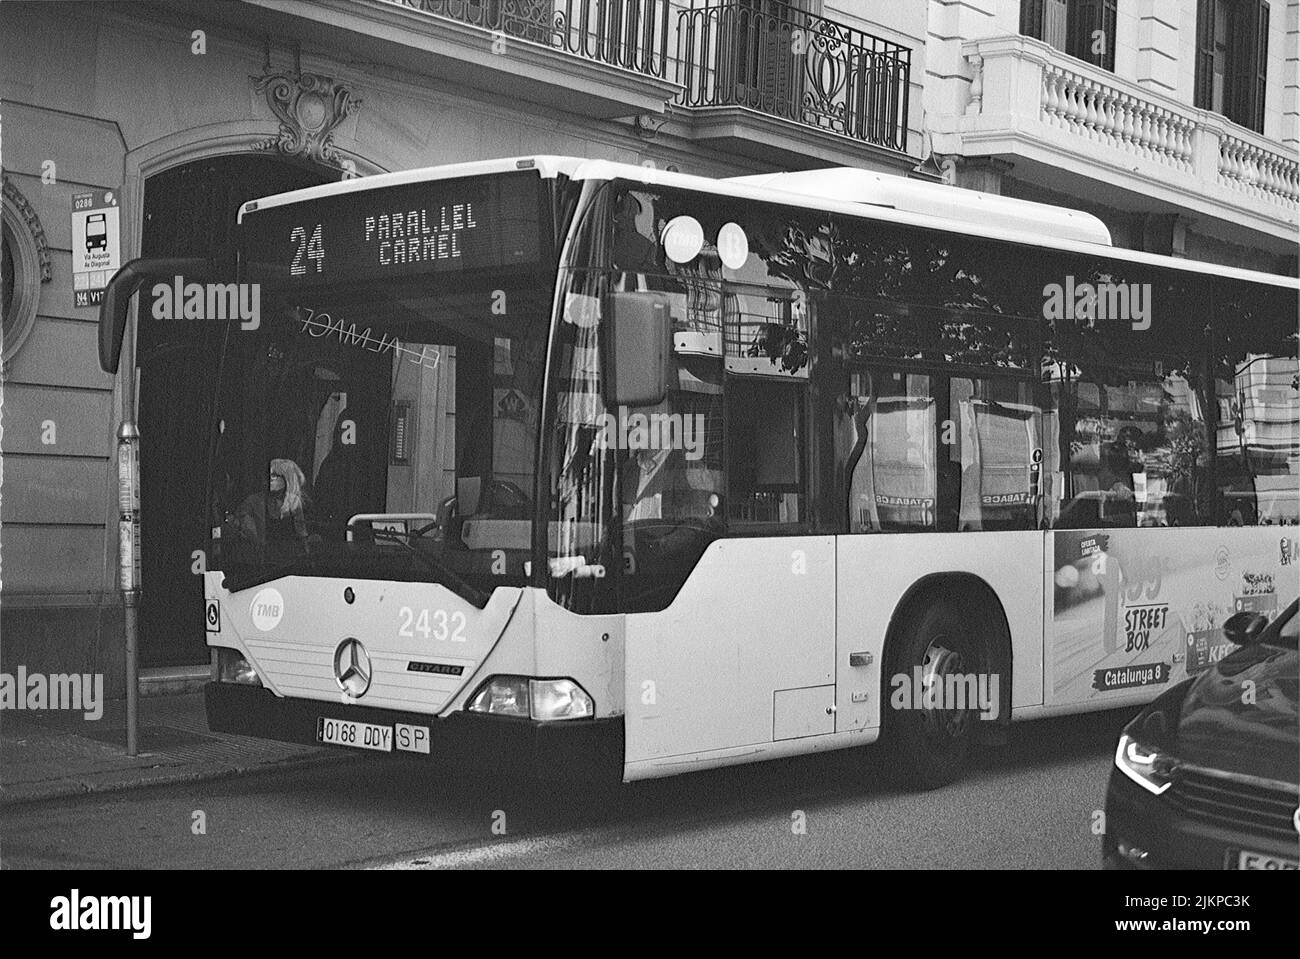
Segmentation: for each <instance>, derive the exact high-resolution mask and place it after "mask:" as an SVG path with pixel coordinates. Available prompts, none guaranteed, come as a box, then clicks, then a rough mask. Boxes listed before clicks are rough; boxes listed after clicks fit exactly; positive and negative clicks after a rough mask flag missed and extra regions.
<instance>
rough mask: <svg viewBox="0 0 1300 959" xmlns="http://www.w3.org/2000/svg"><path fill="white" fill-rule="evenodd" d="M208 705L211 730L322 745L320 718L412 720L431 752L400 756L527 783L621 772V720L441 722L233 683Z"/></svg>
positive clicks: (607, 777)
mask: <svg viewBox="0 0 1300 959" xmlns="http://www.w3.org/2000/svg"><path fill="white" fill-rule="evenodd" d="M204 702H205V705H206V707H207V714H208V728H209V729H211V730H212V731H213V732H221V733H237V734H239V735H243V736H257V737H260V738H263V739H278V740H281V741H283V742H290V743H302V744H304V745H312V746H317V745H321V744H320V743H318V742H317V741H316V727H317V721H318V719H319V718H320V717H322V716H324V717H326V718H328V719H348V720H354V721H357V722H363V723H375V724H378V725H385V726H391V725H393V724H394V723H408V724H410V725H413V726H426V727H428V729H429V746H430V748H429V755H428V756H425V755H424V754H423V753H405V752H401V751H399V752H398V754H399V755H407V756H415V757H418V758H421V759H431V760H434V761H436V762H439V763H443V764H447V765H449V766H453V767H461V768H465V769H471V770H476V771H491V772H497V773H505V774H507V775H510V776H518V777H521V778H526V777H535V778H539V779H555V780H564V781H569V782H573V781H578V782H618V781H619V780H621V779H622V775H623V720H622V718H621V717H614V718H610V719H572V720H564V721H562V722H553V723H539V722H533V721H530V720H524V719H510V718H506V717H501V716H483V715H477V714H474V713H466V712H457V713H453V714H452V715H450V716H448V717H446V718H440V717H437V716H429V715H426V714H423V713H408V712H400V711H397V710H391V709H374V708H372V707H368V706H354V705H347V704H344V703H326V702H318V701H316V700H308V699H284V698H281V697H279V696H276V695H275V694H274V693H272V692H271V691H270V690H269V689H265V688H263V687H258V686H243V685H238V684H234V683H208V684H207V686H206V687H205V688H204ZM322 748H332V749H343V750H347V749H348V747H345V746H332V747H326V746H322ZM348 751H351V752H357V753H362V752H363V751H362V750H348ZM371 755H377V754H375V753H371Z"/></svg>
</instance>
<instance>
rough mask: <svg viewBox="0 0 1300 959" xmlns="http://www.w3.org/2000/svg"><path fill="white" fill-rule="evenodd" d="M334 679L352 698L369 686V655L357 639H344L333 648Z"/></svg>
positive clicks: (355, 697)
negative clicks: (337, 646) (336, 647)
mask: <svg viewBox="0 0 1300 959" xmlns="http://www.w3.org/2000/svg"><path fill="white" fill-rule="evenodd" d="M334 681H335V682H336V683H338V684H339V689H341V690H343V691H344V692H345V693H347V694H348V695H349V696H351V697H352V698H353V699H358V698H360V697H361V696H364V695H365V693H366V690H367V689H369V688H370V657H369V656H367V655H366V647H364V646H362V645H361V640H359V639H345V640H343V642H341V643H339V648H338V649H336V650H334Z"/></svg>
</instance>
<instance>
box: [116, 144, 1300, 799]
mask: <svg viewBox="0 0 1300 959" xmlns="http://www.w3.org/2000/svg"><path fill="white" fill-rule="evenodd" d="M239 236H240V240H239V242H240V256H239V260H240V262H239V279H240V280H241V281H242V282H256V283H260V284H261V286H260V303H261V314H262V315H261V322H260V324H259V325H257V327H256V328H255V329H244V328H241V325H240V324H239V323H237V322H232V323H229V324H228V325H227V329H228V333H227V335H226V339H225V344H226V345H225V350H224V356H223V360H222V372H221V376H220V385H219V395H218V396H216V397H215V400H214V402H215V404H216V409H217V411H218V412H217V421H216V423H215V424H214V430H213V436H212V457H211V462H210V463H209V464H208V475H209V484H208V485H209V491H210V493H209V502H210V503H211V504H212V513H211V522H210V527H211V542H210V544H209V547H210V548H209V555H210V557H211V568H210V569H209V571H208V572H207V573H206V574H205V595H206V602H207V611H206V613H207V620H208V622H207V628H208V634H207V635H208V643H209V645H210V646H211V648H212V652H213V663H214V677H213V679H214V681H213V682H212V683H211V684H209V686H208V687H207V705H208V717H209V722H210V724H211V726H212V728H213V729H217V730H226V731H234V732H242V733H247V734H251V735H257V736H265V737H273V738H281V739H287V740H294V741H301V742H308V743H322V742H323V743H329V744H334V745H338V746H342V747H359V748H371V749H376V750H384V751H411V752H418V753H421V754H424V753H427V754H429V756H430V757H431V758H432V759H433V760H434V761H449V760H450V759H451V758H453V757H459V758H460V759H462V760H466V761H480V762H483V763H486V764H487V765H489V766H491V767H493V768H496V769H513V770H518V771H519V772H521V773H530V774H531V773H544V774H549V775H554V776H558V777H583V778H585V777H587V776H589V775H597V776H600V775H607V776H611V777H613V778H621V779H623V780H625V781H626V780H636V779H642V778H648V777H656V776H667V775H672V774H675V773H679V772H684V771H689V770H695V769H705V768H709V767H717V766H724V765H728V764H736V763H745V762H751V761H757V760H765V759H772V758H776V757H782V756H790V755H795V754H801V753H810V752H816V751H820V750H831V749H841V748H847V747H854V746H865V745H867V744H870V743H873V742H875V741H876V740H877V739H882V738H883V740H884V741H885V743H886V744H888V745H889V746H890V747H891V748H893V749H894V750H895V751H896V760H897V762H898V764H899V766H900V768H901V769H903V770H904V771H905V772H906V773H907V774H908V775H909V776H910V777H911V779H912V780H913V781H914V782H916V783H917V784H919V785H921V786H924V787H931V786H936V785H939V784H942V783H945V782H948V781H950V780H952V779H953V778H955V777H957V776H958V775H959V774H960V773H961V771H962V769H963V766H964V764H965V763H966V762H967V760H968V756H969V754H970V751H971V747H972V745H973V744H976V743H978V742H981V741H993V740H996V739H997V738H998V736H999V734H1003V733H1005V726H1006V724H1007V723H1008V722H1011V721H1014V720H1021V719H1031V718H1035V717H1040V716H1047V715H1057V714H1065V713H1074V712H1081V711H1086V710H1095V709H1109V708H1115V707H1134V708H1136V707H1137V706H1138V705H1139V704H1141V703H1144V702H1146V701H1148V700H1150V699H1152V698H1154V697H1155V696H1156V695H1158V694H1159V693H1160V692H1162V691H1163V690H1166V689H1168V688H1170V687H1171V686H1172V685H1174V684H1176V683H1178V682H1180V681H1181V680H1183V679H1184V678H1185V677H1187V676H1189V675H1193V674H1195V673H1196V672H1199V671H1200V670H1202V669H1204V668H1206V667H1207V666H1208V664H1209V663H1211V662H1213V661H1215V660H1217V659H1218V658H1219V657H1221V656H1222V655H1224V653H1225V652H1227V651H1228V648H1229V647H1228V645H1227V643H1226V641H1225V639H1224V637H1223V633H1222V631H1221V630H1220V629H1219V627H1220V626H1221V624H1222V622H1223V620H1224V619H1225V618H1226V617H1227V616H1228V615H1230V614H1231V612H1233V611H1234V610H1237V609H1242V608H1250V609H1261V610H1268V609H1272V608H1282V607H1283V606H1284V605H1285V604H1287V603H1289V602H1290V601H1291V600H1292V599H1293V598H1295V596H1296V592H1297V585H1298V582H1300V580H1298V578H1297V575H1296V574H1297V569H1298V568H1300V567H1297V563H1300V548H1298V546H1297V538H1298V534H1300V527H1298V526H1297V520H1298V519H1300V393H1298V392H1297V329H1296V306H1297V290H1298V289H1300V284H1298V283H1297V281H1296V280H1295V279H1291V278H1285V277H1281V276H1275V275H1270V274H1262V273H1253V272H1247V271H1243V270H1238V269H1231V268H1226V267H1220V266H1215V265H1210V264H1204V263H1198V262H1192V261H1188V260H1182V259H1172V258H1167V257H1161V256H1156V255H1151V254H1146V253H1140V252H1133V251H1129V250H1124V249H1118V248H1115V247H1112V246H1111V245H1110V237H1109V235H1108V233H1107V231H1106V229H1105V227H1104V226H1103V225H1102V224H1101V223H1100V221H1098V220H1096V219H1095V218H1094V217H1092V216H1090V215H1087V214H1082V213H1078V212H1074V211H1069V210H1064V209H1059V208H1055V207H1048V206H1043V205H1039V204H1032V203H1026V202H1022V201H1015V200H1011V199H1007V198H1002V197H996V196H989V195H983V194H978V193H972V192H969V191H963V190H957V189H955V188H952V187H946V186H939V185H932V184H924V183H918V182H915V181H910V180H905V179H900V178H893V177H888V176H877V175H873V174H869V173H865V172H863V171H855V170H831V171H818V172H810V173H798V174H779V175H770V176H758V177H742V178H738V179H730V180H714V179H707V178H701V177H693V176H686V175H681V174H675V173H668V172H660V171H656V170H651V169H646V168H642V167H636V166H630V165H620V164H614V163H608V162H602V161H591V160H581V159H570V158H560V157H543V156H538V157H532V158H526V159H508V160H499V161H492V162H482V163H472V164H461V165H455V166H446V167H438V168H433V169H426V170H417V171H412V172H402V173H394V174H387V175H382V176H375V177H369V178H365V179H353V180H346V181H343V182H340V183H334V184H330V185H326V186H322V187H316V188H312V189H308V190H303V191H299V192H295V193H289V194H284V195H281V196H275V197H271V198H268V199H264V200H259V201H256V202H251V203H248V204H246V205H245V206H244V207H243V208H242V209H241V212H240V217H239ZM172 266H173V264H168V265H167V266H166V267H165V268H164V267H158V270H159V271H160V272H166V273H167V278H168V280H170V272H169V271H170V270H171V268H172ZM150 269H151V268H150V266H149V265H148V264H137V265H135V266H134V267H133V271H128V272H129V273H131V274H132V275H133V276H134V277H135V283H136V285H138V283H139V281H140V277H141V276H144V275H146V274H148V273H149V271H150ZM226 279H230V277H227V278H226ZM129 280H130V277H124V278H122V279H121V280H120V282H121V283H127V282H128V281H129ZM119 292H120V291H119ZM128 293H129V291H128ZM109 299H110V302H112V303H115V304H119V305H117V306H114V307H112V308H111V309H106V310H105V316H104V323H105V330H104V335H105V337H106V339H105V342H106V343H108V344H109V346H108V347H107V349H108V350H109V351H110V352H111V351H112V350H114V349H115V348H116V347H115V346H113V344H114V343H115V342H120V336H121V329H122V323H123V317H124V308H123V307H121V306H120V304H121V303H122V302H123V301H124V299H125V296H123V295H114V296H113V297H110V298H109ZM144 314H145V311H143V310H142V311H141V315H142V317H143V316H144ZM141 322H153V321H151V320H148V319H143V318H142V320H141ZM245 325H248V324H245ZM115 336H116V337H117V339H116V340H114V337H115ZM112 363H113V368H115V366H116V359H115V357H114V358H113V359H112ZM143 426H144V428H145V429H147V428H148V424H143Z"/></svg>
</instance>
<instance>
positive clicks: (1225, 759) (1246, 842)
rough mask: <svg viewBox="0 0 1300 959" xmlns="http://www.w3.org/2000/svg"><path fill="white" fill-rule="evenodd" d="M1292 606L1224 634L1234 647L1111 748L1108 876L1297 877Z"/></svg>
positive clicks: (1233, 622) (1298, 665) (1297, 735)
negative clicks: (1254, 872) (1118, 872)
mask: <svg viewBox="0 0 1300 959" xmlns="http://www.w3.org/2000/svg"><path fill="white" fill-rule="evenodd" d="M1296 606H1297V604H1296V603H1295V602H1293V603H1291V605H1290V606H1288V607H1287V608H1286V609H1284V610H1283V611H1282V612H1281V613H1280V614H1279V615H1278V616H1277V617H1276V618H1275V619H1274V620H1273V621H1272V622H1271V623H1270V622H1269V621H1268V619H1267V617H1265V616H1262V615H1260V614H1259V613H1251V612H1243V613H1237V614H1236V615H1234V616H1232V617H1230V618H1229V619H1228V620H1227V621H1226V622H1225V623H1224V624H1223V631H1224V635H1225V636H1226V638H1227V639H1228V640H1230V641H1232V642H1234V643H1237V644H1238V645H1239V646H1240V648H1239V649H1236V650H1234V651H1232V652H1231V653H1229V654H1228V655H1226V656H1224V657H1223V658H1222V659H1221V660H1219V662H1217V663H1215V664H1214V665H1213V666H1211V667H1210V668H1209V669H1207V670H1206V671H1205V672H1203V673H1201V674H1200V675H1199V676H1196V677H1195V678H1192V679H1188V680H1186V681H1185V682H1182V683H1179V684H1178V685H1177V686H1174V687H1172V688H1171V689H1169V690H1168V691H1167V692H1166V693H1164V694H1163V695H1162V696H1160V697H1159V698H1158V699H1156V700H1155V701H1154V702H1153V703H1151V704H1150V705H1149V706H1147V708H1146V709H1144V710H1142V712H1140V713H1139V714H1138V715H1137V718H1136V719H1134V720H1133V721H1132V722H1131V723H1129V724H1128V725H1127V726H1126V727H1125V728H1124V732H1123V733H1122V734H1121V735H1120V738H1119V747H1118V749H1117V750H1116V752H1115V764H1114V766H1113V768H1112V769H1111V775H1110V785H1109V788H1108V789H1107V790H1106V834H1105V838H1104V840H1103V846H1102V856H1103V863H1104V864H1105V866H1106V868H1108V869H1134V868H1136V869H1161V868H1181V869H1266V870H1296V869H1300V712H1298V711H1297V703H1298V702H1300V652H1297V628H1298V627H1300V616H1297V615H1296Z"/></svg>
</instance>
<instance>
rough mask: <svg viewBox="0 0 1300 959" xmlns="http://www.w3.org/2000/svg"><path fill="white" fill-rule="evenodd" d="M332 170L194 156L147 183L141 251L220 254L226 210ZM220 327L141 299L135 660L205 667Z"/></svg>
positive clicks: (227, 233)
mask: <svg viewBox="0 0 1300 959" xmlns="http://www.w3.org/2000/svg"><path fill="white" fill-rule="evenodd" d="M338 178H339V173H338V171H335V170H330V169H327V168H325V167H321V166H316V165H307V164H299V163H295V162H292V161H289V160H286V159H283V158H279V157H273V156H264V155H258V154H238V155H232V156H221V157H211V158H207V159H203V160H196V161H194V162H191V163H185V164H182V165H180V166H176V167H172V168H170V169H168V170H165V171H162V172H160V173H157V174H155V175H153V176H151V177H149V178H148V179H147V180H146V181H145V186H144V224H143V231H142V234H141V238H140V255H141V256H144V257H223V258H224V257H229V258H230V260H231V261H232V262H233V247H234V242H235V215H236V213H237V212H238V209H239V206H240V204H242V203H244V202H246V201H248V200H252V199H255V198H257V197H263V196H270V195H272V194H276V193H283V192H285V191H287V190H296V189H300V188H302V187H309V186H316V185H318V184H321V183H325V182H329V181H331V180H336V179H338ZM221 334H222V324H219V323H211V322H205V321H202V320H181V319H178V320H156V319H153V318H152V316H151V315H150V314H149V311H148V309H147V307H146V306H145V297H142V298H141V307H140V310H139V325H138V340H137V349H136V357H137V365H138V366H139V368H140V397H139V404H140V405H139V423H140V511H141V517H142V522H141V552H142V558H143V563H144V566H143V569H142V571H141V577H142V585H143V592H142V594H141V606H140V665H141V666H143V667H146V668H148V667H161V666H186V665H197V664H200V663H205V662H207V659H208V650H207V645H206V638H205V635H204V629H203V584H202V579H201V577H199V576H196V575H195V573H194V566H195V559H194V551H195V550H201V549H204V548H205V546H206V543H207V537H208V530H207V512H208V511H207V509H206V506H205V502H204V500H205V496H206V488H205V486H206V484H205V477H206V473H207V459H208V450H209V443H210V439H211V436H212V431H213V423H212V403H213V388H214V386H215V382H216V375H217V362H218V348H219V344H220V342H221Z"/></svg>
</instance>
